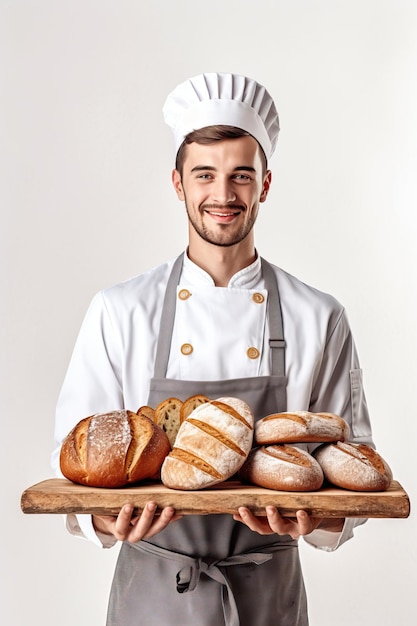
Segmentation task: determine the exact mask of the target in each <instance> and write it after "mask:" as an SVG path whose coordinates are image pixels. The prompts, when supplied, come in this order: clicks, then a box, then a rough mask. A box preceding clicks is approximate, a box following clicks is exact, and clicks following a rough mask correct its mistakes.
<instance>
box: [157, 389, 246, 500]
mask: <svg viewBox="0 0 417 626" xmlns="http://www.w3.org/2000/svg"><path fill="white" fill-rule="evenodd" d="M253 421H254V417H253V413H252V411H251V409H250V408H249V406H248V405H247V404H246V403H245V402H243V401H242V400H239V399H237V398H219V399H218V400H214V401H211V402H206V403H204V404H200V405H199V406H197V407H196V408H195V409H194V411H193V412H192V413H191V414H190V415H189V416H188V417H187V418H186V419H185V420H184V421H183V422H182V424H181V426H180V429H179V431H178V435H177V439H176V441H175V445H174V448H173V449H172V451H171V452H170V453H169V455H168V456H167V457H166V459H165V460H164V463H163V465H162V469H161V479H162V482H163V483H164V485H166V486H167V487H171V488H172V489H185V490H192V489H202V488H204V487H209V486H211V485H215V484H217V483H220V482H222V481H224V480H227V479H228V478H230V477H231V476H233V475H234V474H235V473H236V472H237V471H238V470H239V468H240V467H241V466H242V464H243V463H244V462H245V460H246V458H247V456H248V454H249V452H250V449H251V446H252V440H253Z"/></svg>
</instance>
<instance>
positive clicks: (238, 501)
mask: <svg viewBox="0 0 417 626" xmlns="http://www.w3.org/2000/svg"><path fill="white" fill-rule="evenodd" d="M149 500H154V501H156V502H157V504H158V510H161V509H162V508H163V507H165V506H168V505H170V506H173V507H175V509H176V510H177V512H178V513H181V514H182V515H208V514H220V513H231V514H233V513H236V512H237V509H238V507H239V506H247V507H249V508H250V509H251V510H252V511H253V512H254V513H255V514H256V515H264V514H265V506H266V505H268V504H272V505H275V506H277V507H278V509H279V511H280V512H281V514H283V515H286V516H288V517H293V516H294V515H295V512H296V511H298V510H299V509H304V510H305V511H307V512H308V513H310V514H311V515H314V516H315V517H327V518H328V517H334V518H341V517H370V518H371V517H373V518H406V517H408V516H409V514H410V501H409V498H408V495H407V493H406V492H405V491H404V489H403V488H402V487H401V485H400V484H399V483H398V482H397V481H393V482H392V484H391V486H390V487H389V489H388V490H387V491H383V492H373V493H365V492H356V491H347V490H346V489H338V488H335V487H323V488H322V489H320V490H319V491H314V492H287V491H273V490H271V489H264V488H262V487H254V486H252V485H243V484H242V483H240V482H239V481H233V480H232V481H227V482H224V483H221V484H220V485H216V486H215V487H213V488H208V489H204V490H201V491H177V490H175V489H169V488H168V487H165V486H164V485H162V484H161V483H155V482H154V483H151V482H149V483H146V484H141V485H139V486H135V487H127V488H120V489H100V488H97V487H85V486H82V485H77V484H75V483H72V482H70V481H68V480H66V479H61V478H51V479H48V480H45V481H43V482H40V483H38V484H36V485H33V486H31V487H29V488H28V489H26V490H25V491H24V492H23V494H22V496H21V508H22V511H23V512H24V513H32V514H33V513H38V514H39V513H53V514H57V513H88V514H97V515H117V514H118V512H119V511H120V509H121V507H122V506H123V505H124V504H127V503H129V504H132V505H133V506H134V508H135V512H136V513H140V512H141V511H142V509H143V507H144V505H145V504H146V502H147V501H149Z"/></svg>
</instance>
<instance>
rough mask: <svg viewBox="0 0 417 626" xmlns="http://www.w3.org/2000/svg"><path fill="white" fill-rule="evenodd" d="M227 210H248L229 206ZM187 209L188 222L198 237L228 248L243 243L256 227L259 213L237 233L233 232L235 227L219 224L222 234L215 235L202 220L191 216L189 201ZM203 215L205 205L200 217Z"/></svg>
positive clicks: (253, 215)
mask: <svg viewBox="0 0 417 626" xmlns="http://www.w3.org/2000/svg"><path fill="white" fill-rule="evenodd" d="M219 208H220V207H219ZM222 208H225V207H222ZM227 208H228V209H233V208H239V210H241V211H245V210H246V209H245V208H244V207H241V206H239V207H233V206H228V207H227ZM185 209H186V211H187V216H188V220H189V222H190V224H191V226H192V227H193V228H194V230H195V232H196V233H197V235H198V236H199V237H201V239H203V240H204V241H206V242H207V243H210V244H212V245H215V246H221V247H226V248H227V247H230V246H235V245H236V244H238V243H240V242H241V241H243V240H244V239H245V238H246V237H247V236H248V235H249V233H250V232H251V230H252V228H253V227H254V225H255V221H256V217H257V211H254V212H253V214H252V216H251V218H250V220H249V221H247V222H244V224H243V225H242V227H241V228H240V229H238V230H237V231H236V230H233V226H232V225H230V224H218V225H217V226H218V230H219V231H220V232H216V233H215V232H213V231H212V230H210V229H209V228H208V227H207V226H206V224H205V223H204V222H203V220H202V219H201V220H200V221H197V220H196V219H195V218H193V217H192V216H191V214H190V211H189V209H188V206H187V201H185ZM203 213H204V205H203V206H202V207H200V212H199V215H202V214H203Z"/></svg>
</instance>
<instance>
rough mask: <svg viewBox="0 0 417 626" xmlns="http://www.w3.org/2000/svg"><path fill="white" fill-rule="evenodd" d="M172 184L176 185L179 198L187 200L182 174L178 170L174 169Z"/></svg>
mask: <svg viewBox="0 0 417 626" xmlns="http://www.w3.org/2000/svg"><path fill="white" fill-rule="evenodd" d="M171 178H172V184H173V185H174V189H175V193H176V194H177V198H178V200H185V196H184V190H183V188H182V181H181V174H180V173H179V171H178V170H172V176H171Z"/></svg>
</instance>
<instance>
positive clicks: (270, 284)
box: [261, 258, 285, 376]
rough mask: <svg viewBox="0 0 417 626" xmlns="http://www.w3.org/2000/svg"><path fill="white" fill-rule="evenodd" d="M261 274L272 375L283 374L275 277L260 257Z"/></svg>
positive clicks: (283, 360)
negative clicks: (265, 289)
mask: <svg viewBox="0 0 417 626" xmlns="http://www.w3.org/2000/svg"><path fill="white" fill-rule="evenodd" d="M261 266H262V275H263V277H264V280H265V285H266V288H267V290H268V316H269V347H270V349H271V371H272V376H285V340H284V325H283V323H282V311H281V301H280V297H279V291H278V283H277V278H276V276H275V273H274V270H273V269H272V267H271V265H270V264H269V263H268V262H267V261H265V259H263V258H261Z"/></svg>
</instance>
